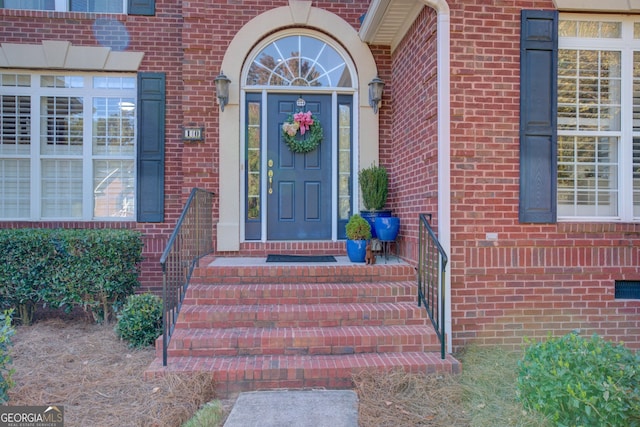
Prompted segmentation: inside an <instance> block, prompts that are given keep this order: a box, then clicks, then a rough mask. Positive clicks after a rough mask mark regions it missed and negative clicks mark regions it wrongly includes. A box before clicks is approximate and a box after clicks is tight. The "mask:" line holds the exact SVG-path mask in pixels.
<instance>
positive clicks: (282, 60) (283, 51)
mask: <svg viewBox="0 0 640 427" xmlns="http://www.w3.org/2000/svg"><path fill="white" fill-rule="evenodd" d="M352 81H353V80H352V78H351V73H350V71H349V67H347V65H346V63H345V61H344V58H343V57H342V55H340V53H338V51H337V50H336V49H334V48H333V47H332V46H330V45H328V44H327V43H326V42H324V41H322V40H319V39H317V38H315V37H311V36H308V35H292V36H285V37H282V38H280V39H277V40H275V41H273V42H271V43H269V44H268V45H267V46H266V47H265V48H264V49H262V50H261V51H260V52H259V53H258V54H257V55H256V56H255V57H254V59H253V60H252V62H251V66H250V68H249V72H248V74H247V81H246V85H247V86H306V87H322V88H339V87H340V88H346V87H352Z"/></svg>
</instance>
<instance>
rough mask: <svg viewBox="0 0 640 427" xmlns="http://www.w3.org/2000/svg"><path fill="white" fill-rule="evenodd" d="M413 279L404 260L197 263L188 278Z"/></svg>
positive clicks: (214, 281)
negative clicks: (372, 262)
mask: <svg viewBox="0 0 640 427" xmlns="http://www.w3.org/2000/svg"><path fill="white" fill-rule="evenodd" d="M398 281H413V282H415V281H416V273H415V269H414V268H413V267H411V266H409V265H407V264H386V265H383V264H378V265H374V266H367V265H349V266H290V265H288V266H258V267H256V266H252V267H228V266H225V267H212V266H206V267H199V268H196V269H195V270H194V272H193V275H192V282H194V283H206V284H223V283H224V284H261V283H274V284H276V283H363V282H398Z"/></svg>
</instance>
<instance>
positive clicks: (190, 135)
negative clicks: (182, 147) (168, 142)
mask: <svg viewBox="0 0 640 427" xmlns="http://www.w3.org/2000/svg"><path fill="white" fill-rule="evenodd" d="M182 140H183V141H190V142H202V141H203V140H204V128H201V127H185V128H184V134H183V135H182Z"/></svg>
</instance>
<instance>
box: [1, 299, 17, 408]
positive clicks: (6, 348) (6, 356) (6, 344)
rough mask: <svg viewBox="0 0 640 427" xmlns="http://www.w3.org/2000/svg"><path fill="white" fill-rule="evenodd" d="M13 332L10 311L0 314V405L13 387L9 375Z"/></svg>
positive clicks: (7, 398)
mask: <svg viewBox="0 0 640 427" xmlns="http://www.w3.org/2000/svg"><path fill="white" fill-rule="evenodd" d="M13 333H14V330H13V327H12V326H11V310H5V311H2V312H0V405H3V404H5V403H7V401H8V400H9V396H8V392H9V389H10V388H11V387H12V386H13V381H12V380H11V375H12V374H13V369H11V368H10V367H9V365H10V364H11V354H10V353H9V352H10V350H11V336H13Z"/></svg>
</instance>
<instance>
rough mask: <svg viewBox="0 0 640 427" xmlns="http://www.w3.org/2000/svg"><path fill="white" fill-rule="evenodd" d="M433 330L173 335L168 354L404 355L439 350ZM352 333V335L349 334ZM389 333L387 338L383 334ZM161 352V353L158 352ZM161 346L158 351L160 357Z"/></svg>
mask: <svg viewBox="0 0 640 427" xmlns="http://www.w3.org/2000/svg"><path fill="white" fill-rule="evenodd" d="M430 331H431V330H430V329H427V328H423V333H417V332H415V333H412V332H410V331H409V332H407V331H402V332H398V331H387V332H379V333H377V334H376V335H374V334H369V335H363V334H362V333H358V332H357V331H354V332H352V333H353V335H344V334H342V335H338V334H336V335H334V336H327V335H323V334H317V335H307V336H299V335H302V334H296V336H291V335H289V336H278V333H274V334H273V335H274V336H271V337H269V336H267V337H265V336H264V334H260V333H256V332H254V331H247V330H245V331H243V332H237V333H235V334H232V335H231V336H229V334H225V333H221V334H211V335H210V336H199V334H193V335H190V334H189V333H187V335H186V336H174V337H173V338H172V339H171V342H170V345H169V349H168V352H169V353H168V354H169V356H170V357H184V356H193V357H210V356H247V355H257V354H286V355H293V354H298V355H314V354H355V353H402V352H431V351H439V349H440V344H439V343H438V339H437V337H436V336H435V334H434V333H429V332H430ZM347 333H350V332H347ZM382 333H386V334H387V335H383V334H382ZM158 350H160V352H158ZM161 350H162V347H161V346H160V347H159V348H158V349H157V351H156V352H157V353H159V355H160V356H161V355H162V353H161Z"/></svg>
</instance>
